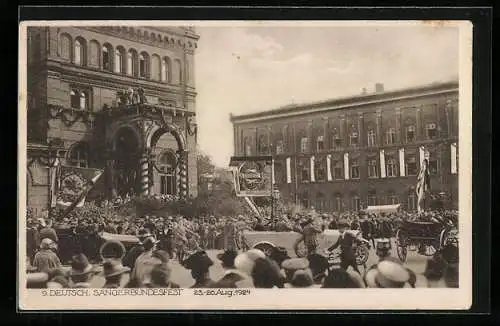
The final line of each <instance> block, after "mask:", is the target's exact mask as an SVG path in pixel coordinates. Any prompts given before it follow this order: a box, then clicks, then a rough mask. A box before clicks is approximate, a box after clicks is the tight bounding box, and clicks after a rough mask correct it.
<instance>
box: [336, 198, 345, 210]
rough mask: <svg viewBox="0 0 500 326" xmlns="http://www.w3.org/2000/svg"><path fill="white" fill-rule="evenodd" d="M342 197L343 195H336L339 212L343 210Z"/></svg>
mask: <svg viewBox="0 0 500 326" xmlns="http://www.w3.org/2000/svg"><path fill="white" fill-rule="evenodd" d="M342 206H343V205H342V198H341V197H338V196H337V197H335V208H336V209H337V212H341V211H342Z"/></svg>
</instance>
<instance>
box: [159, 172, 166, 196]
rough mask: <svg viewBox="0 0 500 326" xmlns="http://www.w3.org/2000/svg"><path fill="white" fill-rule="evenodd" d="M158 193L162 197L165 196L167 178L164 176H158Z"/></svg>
mask: <svg viewBox="0 0 500 326" xmlns="http://www.w3.org/2000/svg"><path fill="white" fill-rule="evenodd" d="M160 193H161V194H162V195H166V194H167V177H166V176H164V175H162V176H160Z"/></svg>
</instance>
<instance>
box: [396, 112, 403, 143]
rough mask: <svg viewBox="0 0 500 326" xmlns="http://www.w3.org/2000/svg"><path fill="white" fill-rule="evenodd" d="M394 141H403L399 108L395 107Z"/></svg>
mask: <svg viewBox="0 0 500 326" xmlns="http://www.w3.org/2000/svg"><path fill="white" fill-rule="evenodd" d="M395 111H396V137H397V138H396V143H399V144H400V143H402V142H403V130H402V128H401V108H396V109H395Z"/></svg>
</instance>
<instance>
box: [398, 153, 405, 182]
mask: <svg viewBox="0 0 500 326" xmlns="http://www.w3.org/2000/svg"><path fill="white" fill-rule="evenodd" d="M399 175H400V176H402V177H404V176H406V169H405V149H404V148H400V149H399Z"/></svg>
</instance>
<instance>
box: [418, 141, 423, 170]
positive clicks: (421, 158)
mask: <svg viewBox="0 0 500 326" xmlns="http://www.w3.org/2000/svg"><path fill="white" fill-rule="evenodd" d="M418 154H419V157H420V166H422V161H423V160H424V159H425V148H424V146H420V147H419V148H418Z"/></svg>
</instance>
